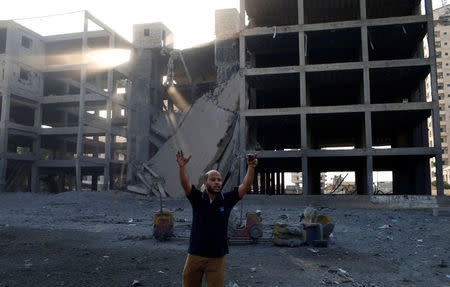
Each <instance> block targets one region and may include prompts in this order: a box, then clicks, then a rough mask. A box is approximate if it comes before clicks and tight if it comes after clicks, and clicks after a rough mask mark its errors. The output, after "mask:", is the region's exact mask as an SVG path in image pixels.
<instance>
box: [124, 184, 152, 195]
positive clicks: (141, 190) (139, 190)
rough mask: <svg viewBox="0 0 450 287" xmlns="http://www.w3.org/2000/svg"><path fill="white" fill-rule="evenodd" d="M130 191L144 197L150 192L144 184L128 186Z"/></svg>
mask: <svg viewBox="0 0 450 287" xmlns="http://www.w3.org/2000/svg"><path fill="white" fill-rule="evenodd" d="M127 189H128V191H131V192H134V193H137V194H142V195H148V190H147V189H146V188H145V185H144V184H135V185H128V186H127Z"/></svg>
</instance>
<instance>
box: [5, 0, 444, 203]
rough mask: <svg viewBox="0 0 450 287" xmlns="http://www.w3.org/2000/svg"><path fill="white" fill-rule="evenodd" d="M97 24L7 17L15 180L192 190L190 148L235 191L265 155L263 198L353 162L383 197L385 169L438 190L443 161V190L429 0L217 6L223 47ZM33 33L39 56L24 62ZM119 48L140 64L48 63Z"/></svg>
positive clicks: (257, 187) (313, 187) (404, 187)
mask: <svg viewBox="0 0 450 287" xmlns="http://www.w3.org/2000/svg"><path fill="white" fill-rule="evenodd" d="M246 16H248V23H247V22H246ZM85 21H93V22H95V24H97V25H98V26H100V27H102V28H103V31H95V32H94V31H92V32H91V31H88V28H87V24H85V29H84V31H83V32H82V33H79V34H68V35H58V36H52V37H42V36H40V35H37V34H35V33H33V32H31V31H29V30H28V29H25V28H23V27H19V26H17V24H15V23H14V22H10V21H8V22H5V23H0V53H1V52H2V51H3V52H2V54H0V57H2V58H0V59H4V60H3V63H6V64H3V66H4V67H7V68H6V70H5V71H4V72H3V74H4V75H7V76H6V77H5V76H4V77H5V78H3V80H2V82H1V83H3V86H1V88H2V90H1V93H2V94H1V95H2V114H1V122H0V123H1V126H0V128H1V130H0V131H1V139H2V141H1V144H0V152H1V162H0V171H1V173H0V183H2V188H3V190H8V189H11V188H12V187H17V186H18V185H21V184H23V183H24V182H25V183H26V184H25V186H26V188H27V189H28V190H34V191H37V190H38V189H39V188H40V187H41V188H42V186H43V185H44V183H45V184H46V186H47V187H48V188H49V186H54V187H52V190H59V191H61V190H70V189H75V188H76V189H82V188H83V187H84V188H88V189H93V190H97V189H100V188H99V186H98V183H99V182H100V183H102V186H103V187H102V188H104V189H117V188H124V187H125V185H128V189H130V190H133V191H135V192H141V193H148V192H149V193H154V194H156V195H158V194H162V195H163V196H166V195H168V196H173V197H177V196H182V195H183V192H182V190H181V188H180V186H179V183H178V171H177V166H176V163H175V153H176V151H177V150H180V149H182V150H184V151H185V153H187V154H192V159H191V162H190V163H189V166H188V173H189V175H190V176H191V180H192V181H193V183H194V184H198V185H199V186H200V185H201V175H202V174H203V173H204V172H205V171H206V170H208V169H212V168H214V169H218V170H219V171H220V172H221V173H222V175H223V179H224V187H225V188H228V187H229V186H232V185H236V184H238V183H239V182H240V181H241V180H242V179H243V176H244V174H245V170H246V165H245V155H246V154H247V153H253V152H257V153H258V158H259V165H258V167H257V177H256V178H255V182H254V185H253V189H252V191H251V192H252V193H254V194H284V193H285V190H284V186H285V182H284V178H285V173H301V182H302V193H303V194H305V195H318V194H323V193H324V189H323V188H321V186H323V184H322V178H323V176H322V175H321V173H323V172H330V171H353V172H354V173H355V184H356V193H357V194H361V195H372V194H374V191H373V172H374V171H390V172H392V177H393V194H423V195H430V193H431V190H430V189H431V182H430V176H429V175H430V163H429V160H430V158H434V159H435V165H436V174H437V193H438V195H442V194H443V186H442V158H441V146H440V140H439V133H435V134H434V146H430V145H429V141H428V132H429V129H430V127H429V125H428V123H427V121H430V122H431V123H432V128H433V130H439V105H438V98H437V88H436V63H435V51H434V33H433V11H432V4H431V0H424V1H418V0H417V1H416V0H414V1H411V0H405V1H403V0H401V1H400V0H398V1H388V0H340V1H336V0H241V1H240V13H238V11H237V10H235V9H226V10H218V11H216V23H215V24H216V40H215V41H213V42H211V43H206V44H204V45H201V46H198V47H193V48H189V49H185V50H176V49H173V45H172V43H173V42H172V33H171V31H170V30H169V29H167V27H165V26H164V25H163V24H161V23H152V24H140V25H135V26H134V30H133V31H134V38H133V43H129V42H128V41H126V40H123V39H122V38H120V37H119V36H118V35H117V34H116V33H114V31H112V30H111V29H110V28H108V27H107V26H106V25H104V24H103V23H101V22H100V21H98V20H97V19H95V17H93V16H92V15H91V14H89V13H86V14H85ZM14 31H15V32H14ZM20 37H22V38H21V40H19V38H20ZM24 37H27V38H28V39H29V40H30V41H31V42H32V47H33V49H36V50H35V51H36V53H38V54H40V55H45V57H42V58H39V57H37V58H36V59H40V60H39V61H41V62H39V63H31V62H30V63H28V62H25V61H26V60H25V59H27V57H26V56H27V55H28V54H26V53H33V52H30V51H29V48H26V46H30V45H27V42H29V41H28V40H26V39H25V40H24ZM13 42H14V43H15V44H13ZM3 43H6V48H4V49H3V50H2V45H3V46H5V44H3ZM14 45H15V46H14ZM18 47H19V48H18ZM88 47H89V48H88ZM118 47H119V48H125V49H131V50H132V53H131V55H132V56H131V60H130V62H129V63H128V64H124V65H120V66H117V67H114V68H111V67H109V68H106V69H105V68H104V67H103V68H100V69H97V70H95V69H90V66H89V64H86V63H84V62H82V61H79V62H80V63H78V64H77V65H75V66H74V64H73V63H72V64H70V65H69V64H67V63H64V62H51V59H53V58H54V59H56V60H55V61H63V58H60V57H57V56H58V55H60V54H69V53H70V54H76V55H78V56H80V55H81V56H85V55H87V54H88V51H90V49H94V48H95V49H97V48H98V49H108V48H109V49H110V48H118ZM427 47H429V48H427ZM427 49H428V50H429V51H428V53H427ZM33 51H34V50H33ZM16 52H18V53H21V54H19V55H16V56H14V53H16ZM53 56H55V57H53ZM17 58H20V59H21V60H20V61H19V62H18V63H17V60H14V59H17ZM33 59H34V58H33ZM72 59H73V58H72ZM21 65H22V66H23V67H21ZM25 74H27V75H25ZM22 75H23V77H22ZM427 78H429V79H431V86H430V89H431V92H432V100H431V101H427V98H426V81H427ZM0 79H2V78H0ZM5 79H6V80H5ZM24 81H26V82H27V83H28V85H27V86H24ZM30 83H34V84H30ZM16 86H17V88H19V89H20V91H15V90H14V88H15V87H16ZM119 91H120V92H119ZM48 127H50V128H48ZM86 185H87V186H86ZM49 189H50V188H49Z"/></svg>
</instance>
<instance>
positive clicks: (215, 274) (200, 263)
mask: <svg viewBox="0 0 450 287" xmlns="http://www.w3.org/2000/svg"><path fill="white" fill-rule="evenodd" d="M203 274H205V275H206V286H208V287H223V285H224V280H225V256H223V257H219V258H207V257H201V256H197V255H193V254H189V253H188V255H187V258H186V263H185V264H184V270H183V287H201V286H202V278H203Z"/></svg>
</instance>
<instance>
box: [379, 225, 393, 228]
mask: <svg viewBox="0 0 450 287" xmlns="http://www.w3.org/2000/svg"><path fill="white" fill-rule="evenodd" d="M391 227H392V225H390V224H385V225H382V226H380V227H378V229H387V228H391Z"/></svg>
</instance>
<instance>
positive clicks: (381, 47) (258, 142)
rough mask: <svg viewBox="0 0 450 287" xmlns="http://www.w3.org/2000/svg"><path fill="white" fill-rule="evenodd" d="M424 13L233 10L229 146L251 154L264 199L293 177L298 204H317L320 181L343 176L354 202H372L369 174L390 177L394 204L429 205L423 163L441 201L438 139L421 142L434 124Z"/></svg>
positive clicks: (282, 5)
mask: <svg viewBox="0 0 450 287" xmlns="http://www.w3.org/2000/svg"><path fill="white" fill-rule="evenodd" d="M423 3H424V5H423V6H422V5H421V1H382V0H351V1H313V0H298V1H273V0H264V1H256V0H241V15H240V23H241V33H240V36H239V37H240V73H241V78H242V83H241V90H240V95H241V98H240V138H241V142H240V144H241V152H242V153H246V152H255V151H257V152H258V154H259V158H260V163H259V169H258V172H259V177H260V178H263V179H264V180H263V182H265V183H266V184H265V187H264V188H267V184H269V186H270V185H271V184H274V182H275V181H274V180H273V178H277V177H279V175H280V174H283V173H284V172H301V173H302V177H303V179H302V183H303V191H304V192H303V193H304V194H307V195H309V194H311V195H313V194H321V191H320V190H321V189H320V186H321V178H320V174H321V172H328V171H333V172H336V171H353V172H355V178H356V186H357V193H358V194H366V195H372V194H373V193H374V192H373V172H374V171H390V172H392V174H393V188H392V189H393V194H431V190H430V186H431V184H430V177H429V174H430V164H429V160H430V158H434V159H435V162H436V164H435V165H436V174H437V182H438V183H437V185H438V187H437V189H438V194H439V195H442V194H443V189H442V165H441V142H440V140H436V139H439V135H435V136H434V137H435V138H434V144H432V145H430V144H429V141H428V131H429V130H428V124H427V121H428V120H429V121H431V125H432V126H433V129H434V130H436V129H437V130H439V128H438V127H439V126H440V124H439V123H440V121H439V115H440V112H439V100H438V98H437V87H436V79H437V77H436V64H435V51H434V32H433V31H434V27H433V10H432V3H431V0H426V1H423ZM246 15H247V16H248V19H249V21H248V24H246V21H245V17H246ZM427 34H428V35H429V37H425V36H426V35H427ZM424 42H427V44H428V46H429V47H430V51H429V55H428V56H426V51H424V48H423V47H424ZM427 77H430V78H431V87H430V89H431V95H432V97H431V100H430V101H427V96H426V78H427ZM330 147H331V148H333V150H329V149H328V148H330ZM339 148H342V149H339ZM348 148H350V149H348ZM243 166H245V165H244V160H242V163H241V167H243ZM244 171H245V169H241V177H243V176H244ZM267 178H269V180H266V179H267ZM269 188H270V187H269Z"/></svg>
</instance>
